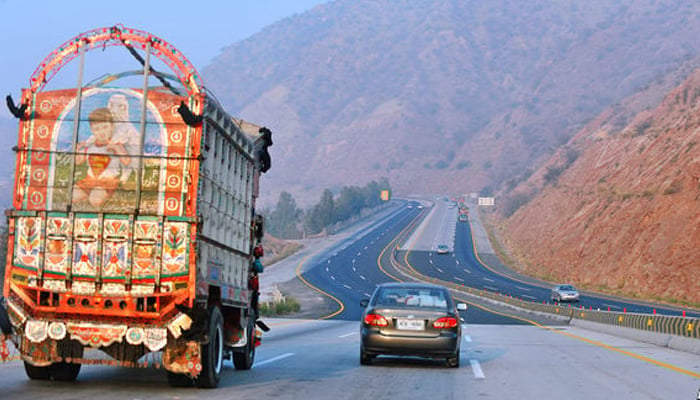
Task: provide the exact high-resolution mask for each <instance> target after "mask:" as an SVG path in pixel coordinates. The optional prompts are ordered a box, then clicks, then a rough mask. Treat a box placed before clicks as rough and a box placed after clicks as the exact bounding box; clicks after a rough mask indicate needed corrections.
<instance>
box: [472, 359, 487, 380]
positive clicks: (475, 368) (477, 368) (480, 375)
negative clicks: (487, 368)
mask: <svg viewBox="0 0 700 400" xmlns="http://www.w3.org/2000/svg"><path fill="white" fill-rule="evenodd" d="M469 364H471V365H472V372H473V373H474V378H476V379H484V378H486V375H484V371H482V370H481V365H479V361H477V360H474V359H471V360H469Z"/></svg>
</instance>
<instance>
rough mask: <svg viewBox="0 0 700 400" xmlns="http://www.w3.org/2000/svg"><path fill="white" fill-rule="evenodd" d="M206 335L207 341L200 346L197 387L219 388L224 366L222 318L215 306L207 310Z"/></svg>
mask: <svg viewBox="0 0 700 400" xmlns="http://www.w3.org/2000/svg"><path fill="white" fill-rule="evenodd" d="M207 333H208V341H207V343H206V344H202V372H200V373H199V377H197V386H198V387H200V388H215V387H217V386H219V380H220V379H221V369H222V367H223V365H224V317H223V316H222V315H221V310H219V307H217V306H211V307H210V309H209V319H208V321H207Z"/></svg>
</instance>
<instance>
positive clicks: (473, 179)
mask: <svg viewBox="0 0 700 400" xmlns="http://www.w3.org/2000/svg"><path fill="white" fill-rule="evenodd" d="M698 15H700V3H698V2H697V1H694V0H681V1H679V0H638V1H634V2H628V1H624V0H590V1H585V2H572V1H569V0H554V1H553V0H527V1H523V0H493V1H463V0H434V1H405V0H337V1H334V2H330V3H327V4H324V5H321V6H318V7H316V8H314V9H312V10H310V11H309V12H307V13H304V14H301V15H296V16H294V17H291V18H288V19H285V20H283V21H280V22H278V23H276V24H274V25H271V26H269V27H268V28H266V29H263V30H262V31H261V32H260V33H258V34H256V35H254V36H252V37H251V38H249V39H247V40H245V41H242V42H239V43H235V44H232V45H231V46H229V47H227V48H225V49H223V52H222V53H221V55H220V56H218V57H217V58H216V59H215V60H214V62H213V63H212V64H211V65H209V66H207V67H206V68H204V69H203V76H204V78H205V82H206V83H207V84H208V85H209V86H210V87H211V88H212V89H213V90H214V92H215V93H216V94H217V96H218V97H219V99H220V100H221V102H222V103H223V104H224V105H225V106H226V107H227V108H228V109H229V110H230V111H232V112H233V113H234V114H237V115H240V116H241V117H243V118H244V119H248V120H252V121H256V122H260V123H262V124H265V125H267V126H269V127H270V128H271V129H272V130H273V132H274V133H275V144H274V146H273V147H272V148H271V152H272V157H273V168H272V170H271V171H270V172H269V174H268V175H266V176H265V179H264V182H263V185H262V188H263V190H264V191H265V192H264V193H263V196H262V198H261V200H262V201H265V199H271V201H273V202H274V201H275V199H277V193H279V192H280V191H282V190H286V191H289V192H290V193H292V194H293V195H294V196H295V198H297V199H298V200H299V203H300V204H302V205H304V204H308V202H309V201H308V200H309V199H305V198H304V196H305V195H306V194H308V196H310V201H311V202H316V201H317V200H318V198H319V197H320V192H321V191H322V190H323V189H324V188H331V189H333V188H338V187H341V186H343V185H364V184H365V183H367V182H369V181H370V180H376V179H378V178H379V177H382V176H386V177H388V178H389V179H390V181H391V184H392V187H393V188H394V189H395V193H397V194H401V193H404V194H405V193H416V192H443V193H444V192H446V191H447V192H451V193H457V194H459V193H465V192H471V191H476V190H481V189H483V188H488V187H491V188H496V187H498V186H499V184H500V183H502V182H505V181H507V180H509V179H511V178H512V177H513V176H515V175H517V174H520V173H522V172H523V171H526V170H534V169H535V168H536V167H537V166H539V165H540V163H542V162H544V161H545V160H546V159H548V158H549V157H550V156H551V155H552V153H553V152H554V151H555V150H556V149H557V148H558V147H559V146H561V145H562V144H563V143H566V142H567V141H568V140H569V139H570V138H571V136H572V135H573V134H574V133H575V132H576V131H578V130H579V129H580V128H581V127H582V126H583V125H584V124H585V123H586V122H587V121H589V120H591V119H592V118H594V117H595V116H596V115H597V114H599V113H600V112H602V111H603V110H604V109H605V108H606V107H609V106H610V105H611V104H614V103H616V102H619V101H622V99H624V98H625V97H627V96H629V95H631V94H632V93H635V92H637V91H639V90H641V89H643V88H644V87H646V86H647V85H649V84H650V83H653V82H655V81H656V80H658V79H659V78H661V77H664V76H666V74H668V73H669V72H671V71H674V70H676V69H677V68H678V67H679V65H681V64H683V63H684V62H689V61H690V62H693V63H695V65H696V66H697V65H698V63H697V61H696V60H695V58H696V57H697V55H698V53H699V51H700V41H698V40H696V38H698V37H700V24H697V23H694V21H696V20H697V16H698ZM679 82H680V81H676V82H674V85H676V84H678V83H679ZM668 89H670V87H667V88H666V90H668ZM656 101H658V98H657V99H656Z"/></svg>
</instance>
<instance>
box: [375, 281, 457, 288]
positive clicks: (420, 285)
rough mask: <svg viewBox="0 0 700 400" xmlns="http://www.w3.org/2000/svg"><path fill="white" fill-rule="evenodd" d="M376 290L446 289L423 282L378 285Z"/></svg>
mask: <svg viewBox="0 0 700 400" xmlns="http://www.w3.org/2000/svg"><path fill="white" fill-rule="evenodd" d="M377 288H407V289H447V288H446V287H445V286H442V285H435V284H432V283H423V282H387V283H380V284H379V285H377Z"/></svg>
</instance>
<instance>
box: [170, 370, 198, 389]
mask: <svg viewBox="0 0 700 400" xmlns="http://www.w3.org/2000/svg"><path fill="white" fill-rule="evenodd" d="M166 372H167V373H168V384H169V385H170V386H172V387H190V386H192V384H193V383H194V381H193V380H192V378H190V377H189V376H188V375H187V374H178V373H175V372H170V371H166Z"/></svg>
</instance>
